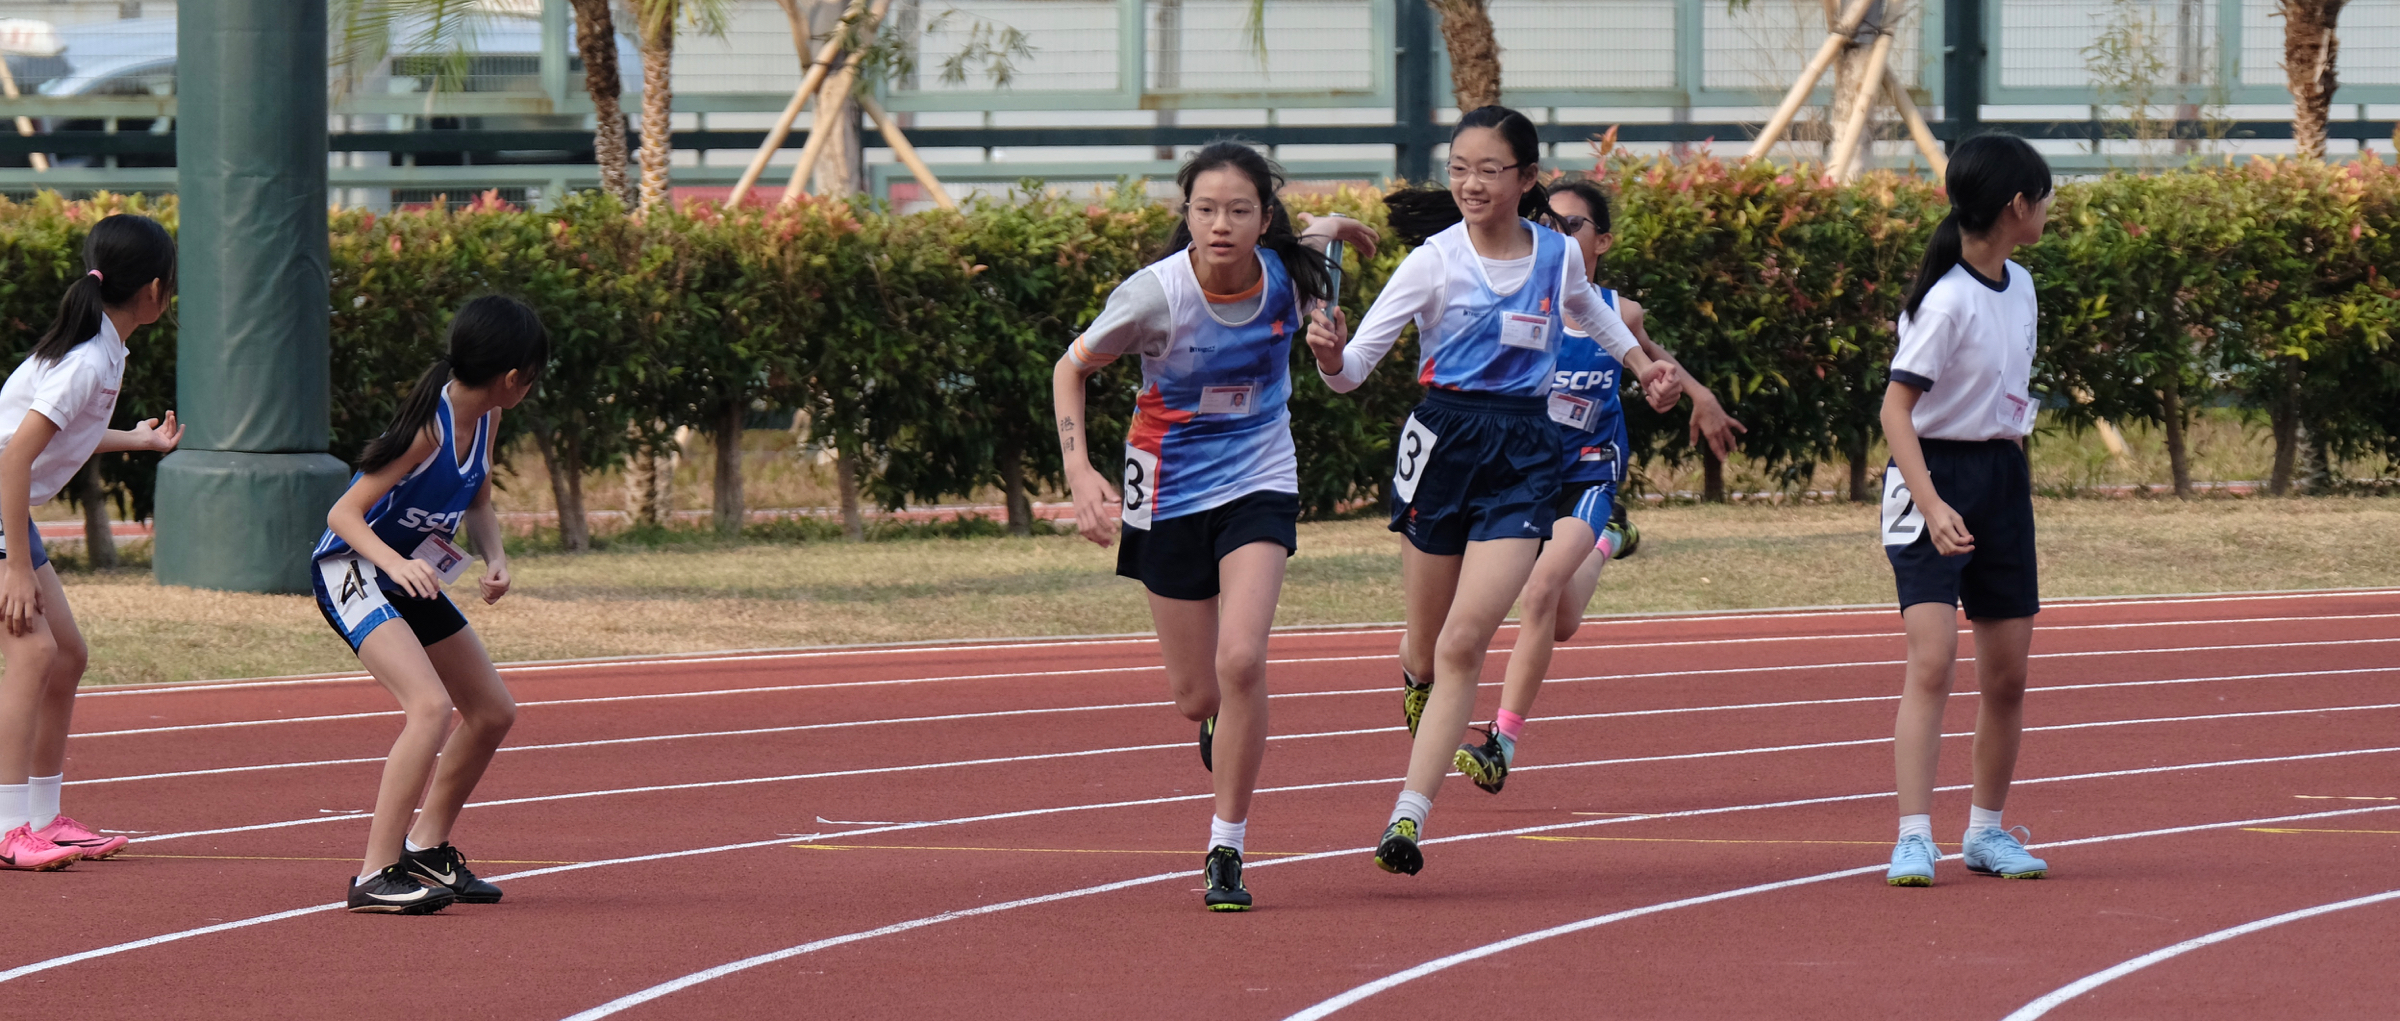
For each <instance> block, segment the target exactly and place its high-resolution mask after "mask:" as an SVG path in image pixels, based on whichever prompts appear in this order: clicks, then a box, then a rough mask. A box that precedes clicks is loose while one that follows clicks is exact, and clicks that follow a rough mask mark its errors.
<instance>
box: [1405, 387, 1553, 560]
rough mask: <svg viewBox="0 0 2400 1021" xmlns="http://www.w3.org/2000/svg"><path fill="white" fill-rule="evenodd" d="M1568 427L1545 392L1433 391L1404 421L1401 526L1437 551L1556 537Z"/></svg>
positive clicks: (1446, 553) (1456, 552)
mask: <svg viewBox="0 0 2400 1021" xmlns="http://www.w3.org/2000/svg"><path fill="white" fill-rule="evenodd" d="M1559 468H1560V465H1559V457H1558V426H1556V425H1554V424H1552V423H1551V421H1550V414H1549V407H1548V405H1547V403H1546V402H1545V401H1544V400H1543V399H1542V398H1539V397H1512V396H1506V395H1502V394H1484V393H1470V392H1466V391H1459V390H1427V391H1425V402H1424V403H1422V404H1419V405H1417V409H1416V410H1415V411H1413V412H1410V413H1409V416H1408V422H1407V423H1406V424H1405V425H1403V426H1402V427H1401V430H1400V450H1399V457H1398V463H1396V464H1395V465H1394V466H1393V469H1392V526H1391V527H1392V531H1395V532H1399V533H1401V534H1404V535H1406V536H1408V541H1409V542H1411V543H1414V544H1416V547H1417V548H1418V549H1420V550H1423V551H1425V552H1427V553H1431V554H1433V555H1435V556H1457V555H1459V554H1461V553H1465V552H1466V551H1467V543H1470V542H1482V541H1484V540H1487V539H1548V538H1550V522H1551V520H1552V515H1553V514H1554V513H1555V507H1554V505H1555V504H1556V503H1557V502H1558V494H1559V489H1560V488H1561V487H1560V483H1559V478H1560V473H1559Z"/></svg>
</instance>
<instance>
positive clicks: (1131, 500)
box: [1125, 443, 1158, 532]
mask: <svg viewBox="0 0 2400 1021" xmlns="http://www.w3.org/2000/svg"><path fill="white" fill-rule="evenodd" d="M1157 496H1158V455H1157V454H1153V453H1151V452H1149V451H1147V450H1143V449H1141V448H1140V447H1136V446H1134V445H1132V444H1130V443H1128V444H1126V445H1125V527H1127V528H1139V529H1141V530H1142V531H1145V532H1147V531H1149V530H1150V501H1151V500H1152V499H1153V498H1155V497H1157Z"/></svg>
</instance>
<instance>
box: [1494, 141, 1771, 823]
mask: <svg viewBox="0 0 2400 1021" xmlns="http://www.w3.org/2000/svg"><path fill="white" fill-rule="evenodd" d="M1550 212H1551V214H1552V222H1553V223H1555V224H1556V225H1557V227H1558V230H1559V232H1560V233H1562V234H1565V235H1566V236H1567V238H1568V239H1569V240H1571V241H1573V242H1574V243H1575V245H1576V248H1577V249H1578V250H1580V251H1581V252H1582V253H1583V262H1584V265H1585V266H1587V267H1589V268H1591V269H1592V271H1593V272H1594V274H1595V275H1597V273H1598V271H1599V264H1600V256H1601V255H1602V254H1603V253H1606V252H1607V251H1608V250H1609V248H1610V247H1611V246H1612V245H1613V244H1614V243H1615V237H1614V235H1613V234H1611V233H1610V217H1609V208H1608V195H1607V194H1606V193H1605V192H1602V191H1601V190H1600V186H1599V185H1597V184H1594V183H1592V182H1591V181H1587V180H1577V181H1570V182H1567V183H1564V184H1561V185H1558V186H1555V187H1553V188H1552V189H1551V191H1550ZM1600 295H1601V297H1602V298H1603V299H1605V300H1606V301H1607V302H1608V305H1609V307H1610V308H1613V309H1616V310H1617V314H1618V315H1619V316H1620V317H1621V318H1623V319H1624V321H1625V327H1626V329H1628V330H1630V331H1632V333H1633V335H1634V338H1635V339H1636V340H1638V341H1640V342H1641V345H1642V352H1643V353H1644V354H1647V355H1649V356H1650V358H1651V359H1652V360H1653V361H1663V362H1669V363H1673V362H1674V357H1673V356H1672V355H1669V354H1668V353H1667V352H1666V350H1665V349H1664V348H1661V347H1659V346H1658V345H1657V344H1656V343H1654V342H1653V341H1651V339H1650V336H1649V334H1648V333H1646V332H1645V331H1644V330H1643V328H1642V320H1643V316H1642V306H1641V304H1640V303H1639V302H1636V301H1634V300H1633V299H1631V298H1627V297H1623V296H1621V295H1619V294H1618V293H1617V292H1615V291H1613V290H1610V289H1608V288H1605V287H1604V288H1601V289H1600ZM1679 375H1680V377H1681V379H1682V382H1683V386H1682V393H1681V394H1677V393H1675V392H1673V391H1666V392H1661V391H1657V390H1653V391H1650V392H1648V393H1647V394H1646V395H1645V396H1646V397H1647V398H1648V399H1649V401H1650V405H1651V407H1652V408H1654V409H1657V410H1659V411H1665V410H1667V409H1669V408H1671V407H1673V406H1674V404H1675V401H1676V399H1677V398H1678V397H1679V396H1689V397H1690V398H1691V399H1692V415H1691V441H1692V444H1693V445H1694V446H1698V445H1700V444H1701V443H1704V442H1705V443H1707V444H1708V445H1709V448H1710V449H1711V450H1713V451H1715V453H1716V455H1717V456H1718V457H1720V458H1722V457H1724V456H1725V455H1726V454H1727V453H1728V452H1730V451H1731V450H1732V449H1733V446H1734V442H1735V439H1734V434H1735V433H1737V432H1740V431H1742V424H1741V423H1740V422H1737V421H1734V420H1733V418H1731V417H1730V416H1728V415H1726V414H1725V409H1724V407H1723V406H1722V405H1720V404H1719V403H1718V402H1717V397H1716V395H1715V394H1713V393H1710V392H1709V390H1708V388H1707V387H1705V386H1702V385H1701V384H1700V381H1699V380H1697V379H1695V378H1693V377H1692V376H1691V375H1690V374H1689V373H1679ZM1623 376H1624V365H1623V363H1621V362H1619V361H1618V360H1617V358H1616V356H1615V355H1612V354H1609V353H1608V351H1607V350H1606V349H1604V348H1602V347H1601V346H1600V343H1599V341H1597V340H1595V339H1593V337H1592V336H1591V334H1590V333H1588V332H1586V331H1585V330H1583V329H1581V328H1580V327H1579V326H1578V325H1577V324H1575V323H1569V324H1567V329H1566V332H1565V335H1564V339H1563V341H1562V342H1561V343H1560V345H1559V351H1558V363H1557V365H1556V366H1555V367H1554V368H1553V369H1552V370H1551V374H1550V405H1549V412H1550V422H1551V424H1552V425H1553V426H1554V427H1555V428H1556V429H1557V431H1558V437H1559V464H1560V465H1561V467H1560V472H1561V482H1562V488H1561V489H1560V491H1559V496H1558V502H1557V503H1556V504H1555V505H1554V506H1555V509H1554V510H1553V512H1552V513H1553V514H1554V516H1555V520H1554V521H1552V522H1551V524H1550V541H1549V542H1547V543H1544V544H1543V545H1542V553H1541V557H1540V558H1539V559H1537V560H1536V561H1534V565H1533V574H1532V576H1531V577H1529V578H1527V579H1526V581H1525V591H1524V593H1523V595H1522V596H1520V597H1519V600H1518V605H1519V606H1521V607H1522V610H1521V611H1520V613H1521V614H1522V616H1521V617H1520V618H1519V619H1518V621H1517V641H1516V648H1515V650H1514V652H1513V653H1512V654H1511V655H1510V656H1509V658H1508V672H1507V681H1506V683H1505V684H1503V685H1502V687H1501V689H1500V709H1499V712H1498V714H1497V715H1496V716H1495V717H1494V718H1493V721H1492V725H1491V727H1490V729H1488V730H1486V731H1484V733H1483V739H1482V740H1481V741H1476V740H1474V739H1472V738H1470V739H1469V740H1468V742H1467V743H1466V744H1462V745H1460V746H1459V748H1458V751H1457V753H1456V755H1455V756H1454V757H1453V760H1452V761H1453V764H1454V765H1455V766H1456V767H1457V768H1458V771H1459V772H1461V773H1463V774H1465V775H1466V777H1467V779H1469V780H1472V781H1474V782H1475V786H1477V787H1481V788H1483V789H1484V790H1487V791H1490V792H1492V793H1494V794H1498V793H1500V789H1501V787H1502V785H1504V784H1505V783H1506V782H1507V780H1508V771H1509V768H1510V767H1511V766H1512V765H1514V764H1515V762H1516V755H1517V745H1518V742H1519V741H1521V740H1522V739H1523V738H1524V734H1525V721H1526V719H1527V718H1528V717H1530V716H1531V715H1532V714H1533V702H1534V697H1535V696H1536V695H1537V694H1539V693H1540V691H1541V687H1542V680H1543V678H1544V677H1546V676H1547V675H1548V673H1549V670H1550V659H1551V654H1552V652H1553V651H1555V650H1556V648H1557V646H1558V643H1560V642H1563V641H1566V640H1567V639H1569V638H1573V637H1575V632H1576V631H1577V630H1578V629H1579V628H1581V627H1582V626H1583V610H1584V607H1585V606H1586V605H1587V604H1589V603H1590V602H1591V600H1592V592H1593V591H1594V590H1595V589H1596V588H1598V587H1599V584H1600V571H1601V569H1602V568H1604V567H1606V566H1608V562H1609V560H1610V559H1612V558H1615V557H1622V556H1625V555H1626V554H1628V553H1630V552H1632V549H1633V543H1634V542H1635V541H1637V537H1638V533H1636V532H1634V531H1633V530H1632V526H1631V525H1630V524H1621V522H1623V521H1624V518H1623V517H1622V515H1620V514H1618V513H1617V509H1618V508H1617V498H1618V493H1617V489H1618V486H1619V484H1621V483H1623V482H1624V481H1625V470H1626V463H1627V458H1628V457H1629V456H1630V455H1629V453H1628V450H1627V435H1626V431H1625V413H1624V409H1623V407H1622V405H1621V402H1620V401H1619V399H1618V392H1619V390H1620V389H1621V386H1622V382H1623Z"/></svg>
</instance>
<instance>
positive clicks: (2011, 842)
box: [1959, 826, 2050, 879]
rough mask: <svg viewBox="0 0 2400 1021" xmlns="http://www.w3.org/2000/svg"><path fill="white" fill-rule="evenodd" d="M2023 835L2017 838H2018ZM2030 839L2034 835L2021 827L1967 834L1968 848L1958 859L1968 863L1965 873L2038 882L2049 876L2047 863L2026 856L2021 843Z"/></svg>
mask: <svg viewBox="0 0 2400 1021" xmlns="http://www.w3.org/2000/svg"><path fill="white" fill-rule="evenodd" d="M2019 833H2022V834H2024V836H2023V837H2018V836H2017V834H2019ZM2031 839H2033V831H2031V830H2028V829H2026V828H2025V827H2023V826H2011V827H2009V828H2008V829H2005V830H2003V829H1992V828H1985V829H1980V830H1976V831H1975V832H1973V833H1969V834H1967V846H1966V850H1965V852H1964V853H1962V854H1961V855H1960V856H1959V857H1961V858H1962V859H1964V860H1965V861H1966V863H1967V871H1969V872H1976V873H1981V874H1983V875H1987V876H1999V877H2000V878H2002V879H2040V878H2042V877H2043V876H2047V875H2049V874H2050V863H2049V862H2046V861H2043V860H2041V859H2040V858H2036V857H2034V856H2033V855H2031V854H2027V853H2026V852H2025V844H2024V841H2026V840H2031Z"/></svg>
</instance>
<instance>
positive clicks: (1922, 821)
mask: <svg viewBox="0 0 2400 1021" xmlns="http://www.w3.org/2000/svg"><path fill="white" fill-rule="evenodd" d="M1910 837H1924V838H1925V839H1927V840H1932V839H1933V816H1931V815H1904V816H1901V817H1900V839H1902V840H1907V839H1908V838H1910Z"/></svg>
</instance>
